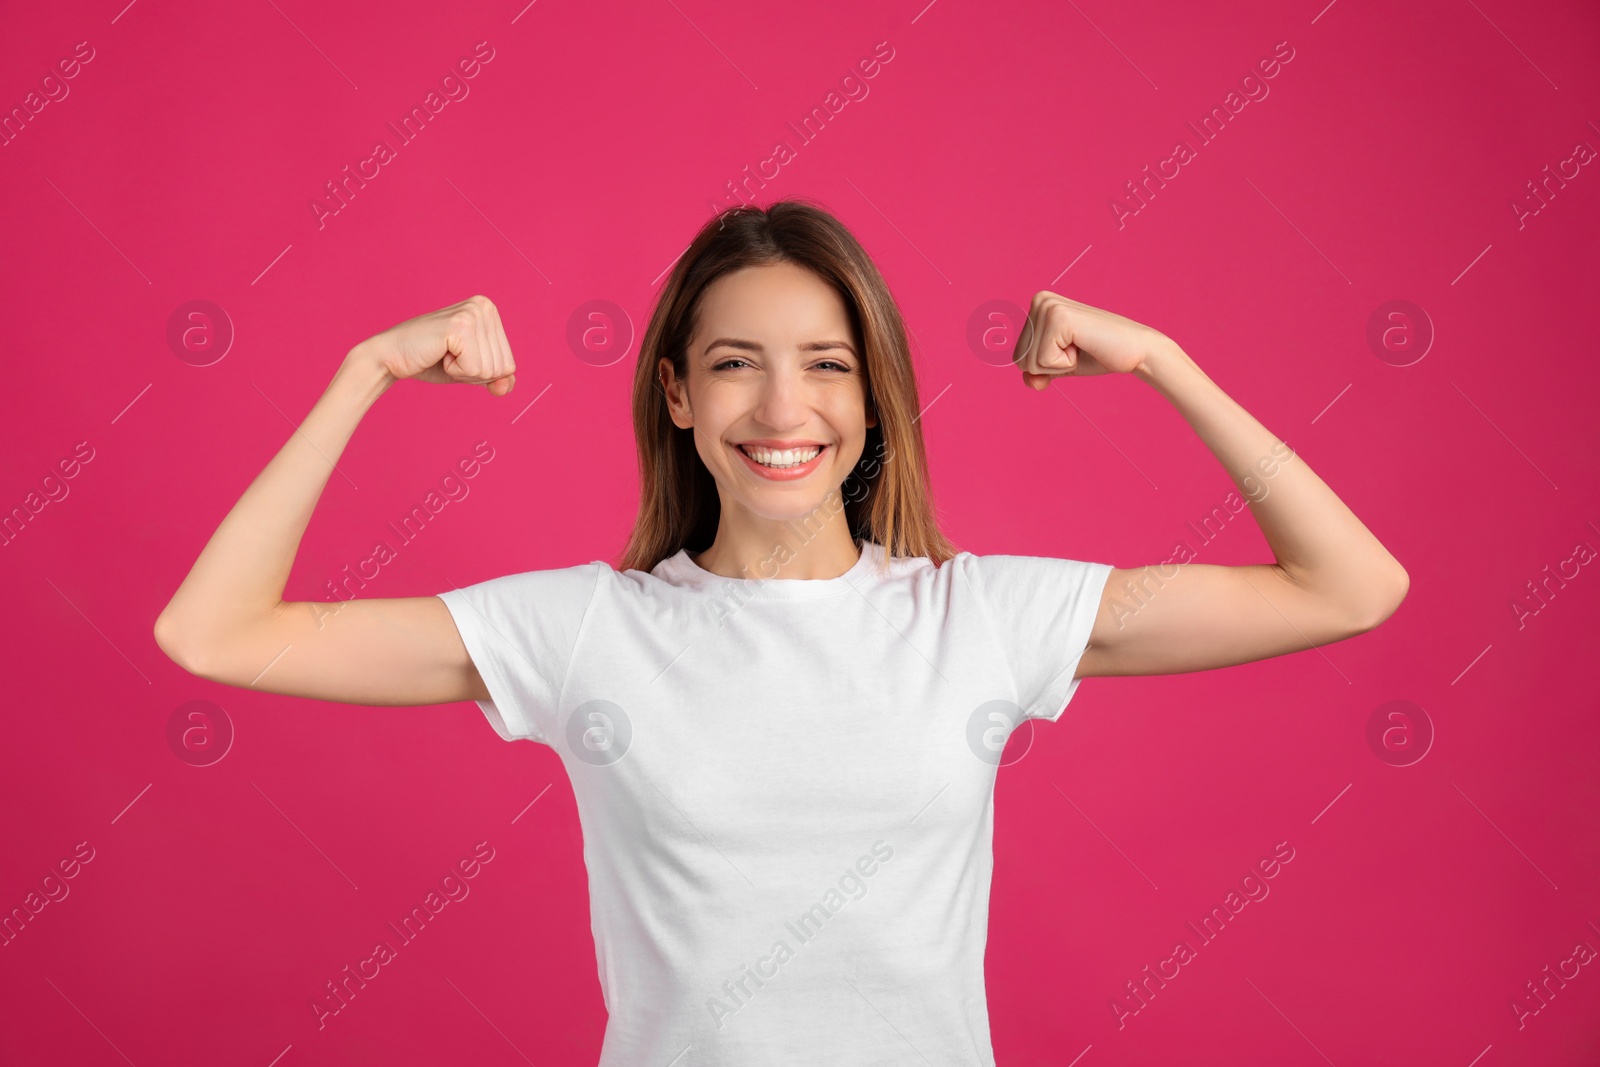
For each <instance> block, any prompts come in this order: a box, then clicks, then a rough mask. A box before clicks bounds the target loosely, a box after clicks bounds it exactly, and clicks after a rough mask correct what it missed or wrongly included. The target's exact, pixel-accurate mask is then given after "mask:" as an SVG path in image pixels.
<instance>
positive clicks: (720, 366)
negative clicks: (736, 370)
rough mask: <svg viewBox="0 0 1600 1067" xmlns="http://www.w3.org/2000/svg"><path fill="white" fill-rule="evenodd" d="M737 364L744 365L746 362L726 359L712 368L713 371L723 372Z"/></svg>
mask: <svg viewBox="0 0 1600 1067" xmlns="http://www.w3.org/2000/svg"><path fill="white" fill-rule="evenodd" d="M735 363H744V360H742V359H725V360H723V361H722V362H721V363H718V364H717V365H716V366H714V367H712V368H711V369H712V370H722V369H724V368H726V367H731V366H733V365H734V364H735ZM745 365H746V366H748V365H749V364H745Z"/></svg>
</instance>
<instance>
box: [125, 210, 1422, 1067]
mask: <svg viewBox="0 0 1600 1067" xmlns="http://www.w3.org/2000/svg"><path fill="white" fill-rule="evenodd" d="M1015 362H1016V365H1017V366H1018V368H1019V369H1020V372H1021V375H1022V380H1023V382H1024V384H1026V385H1028V386H1030V387H1032V388H1034V389H1043V388H1045V387H1046V386H1048V384H1049V383H1050V382H1051V381H1052V380H1053V379H1055V378H1057V377H1063V376H1081V375H1091V374H1107V373H1121V374H1133V375H1135V376H1137V377H1139V378H1140V379H1142V380H1143V381H1145V382H1147V383H1149V384H1150V385H1151V386H1152V387H1154V388H1155V389H1156V390H1157V391H1158V392H1160V393H1161V394H1162V395H1163V396H1164V397H1166V398H1167V399H1168V400H1169V401H1170V402H1171V403H1172V404H1173V405H1175V406H1176V407H1177V409H1178V411H1179V412H1180V413H1181V414H1182V415H1183V417H1184V418H1185V419H1186V420H1187V421H1188V422H1189V424H1190V425H1191V426H1193V427H1194V429H1195V431H1196V432H1197V433H1198V434H1199V435H1200V436H1201V438H1202V439H1203V440H1204V441H1205V443H1206V445H1207V446H1208V447H1209V448H1210V449H1211V450H1212V452H1213V453H1214V454H1215V455H1216V456H1217V459H1218V460H1219V461H1220V462H1221V463H1222V465H1223V466H1224V467H1225V468H1226V469H1227V471H1228V473H1229V475H1230V476H1232V478H1233V479H1234V481H1235V482H1236V483H1238V484H1239V485H1240V486H1241V488H1242V489H1243V490H1244V491H1245V492H1246V494H1247V495H1248V496H1249V498H1250V499H1251V507H1252V510H1253V512H1254V514H1255V517H1256V519H1257V521H1258V522H1259V523H1260V525H1261V528H1262V530H1263V532H1264V533H1265V534H1266V537H1267V540H1268V541H1269V542H1270V544H1271V546H1272V549H1273V552H1274V554H1275V556H1276V557H1277V561H1276V562H1274V563H1271V564H1256V565H1251V566H1240V567H1226V566H1213V565H1207V564H1187V565H1176V564H1173V565H1167V566H1152V567H1143V568H1138V569H1133V570H1122V569H1119V568H1114V567H1112V566H1111V565H1109V564H1105V563H1090V562H1082V561H1077V560H1067V559H1055V558H1049V557H1032V556H1007V555H990V556H975V555H973V554H971V553H968V552H959V551H957V550H956V549H955V547H954V546H952V545H951V544H950V543H949V542H948V541H947V540H946V539H945V538H944V537H943V535H942V534H941V533H940V532H939V529H938V526H937V524H936V522H935V520H934V514H933V508H932V501H931V496H930V492H929V488H928V479H927V472H926V464H925V457H924V451H923V443H922V435H921V430H920V426H919V422H918V419H919V417H920V412H919V407H918V399H919V397H918V392H917V387H916V380H915V376H914V374H913V371H912V365H911V361H910V355H909V350H908V347H907V343H906V333H905V329H904V325H903V323H902V321H901V318H900V315H899V313H898V310H897V309H896V307H895V304H894V301H893V300H892V298H891V297H890V295H889V292H888V290H887V288H886V286H885V285H884V282H883V279H882V278H881V276H880V275H879V273H878V271H877V270H876V269H875V267H874V266H873V264H872V262H871V260H870V259H869V258H868V256H867V254H866V253H865V252H864V251H863V250H862V248H861V246H860V245H859V244H858V243H857V242H856V240H855V239H854V238H853V237H852V236H851V234H850V233H849V232H848V231H847V230H846V229H845V228H844V227H843V226H842V225H841V224H840V223H839V222H838V221H837V220H836V219H834V218H833V217H832V216H831V215H829V214H827V213H826V212H824V211H822V210H820V209H818V208H816V207H814V206H811V205H809V204H806V203H803V202H797V201H788V202H779V203H776V204H773V205H771V206H770V207H769V208H767V209H765V210H762V209H759V208H755V207H740V208H737V209H732V210H730V211H727V212H724V213H723V214H722V215H720V216H718V217H717V218H716V219H713V220H712V223H710V224H708V225H706V226H705V227H704V228H703V229H702V230H701V232H700V233H699V234H698V235H697V236H696V238H695V240H694V242H693V243H692V244H691V246H690V247H689V249H688V251H687V252H686V253H685V254H684V256H683V257H682V258H681V259H680V261H679V262H678V264H677V265H676V267H675V268H674V270H673V272H672V275H671V278H670V279H669V280H668V282H667V284H666V287H665V289H664V290H663V292H662V293H661V295H660V298H659V300H658V302H657V306H656V308H655V311H654V314H653V315H652V317H651V320H650V324H649V328H648V330H647V331H646V333H645V335H644V338H643V341H642V345H641V352H640V357H639V362H638V368H637V372H636V374H635V377H634V387H633V412H634V427H635V432H636V435H637V439H638V447H639V461H640V470H641V485H642V494H641V502H640V509H639V515H638V520H637V522H636V524H635V526H634V529H633V533H632V537H631V539H630V541H629V544H628V546H627V549H626V551H625V553H624V556H623V560H622V567H621V569H616V568H613V567H612V566H610V565H609V564H607V563H605V562H603V561H600V560H596V561H593V562H591V563H588V564H584V565H581V566H575V567H566V568H556V569H549V570H536V571H529V572H526V573H522V574H513V575H508V576H505V577H501V578H496V579H492V580H490V581H486V582H481V583H479V584H477V585H473V586H469V587H467V588H464V589H451V590H448V591H446V592H444V593H441V594H440V595H439V596H436V597H406V598H398V599H372V600H350V601H345V602H343V603H341V604H339V605H338V606H337V607H336V608H330V607H329V606H328V605H325V604H317V603H284V602H283V601H282V593H283V589H284V583H285V578H286V576H287V575H288V573H289V569H290V567H291V565H292V563H293V561H294V554H295V550H296V548H297V546H298V544H299V541H300V537H301V534H302V533H303V531H304V529H305V526H306V523H307V521H308V519H309V518H310V515H311V510H312V507H313V505H314V504H315V502H316V500H317V497H318V495H319V494H320V492H321V490H322V487H323V484H324V483H325V481H326V480H327V477H328V474H329V470H330V467H331V465H332V464H333V463H335V462H336V461H337V460H338V458H339V455H340V453H341V452H342V451H343V449H344V446H345V444H346V443H347V441H348V440H349V438H350V435H351V433H352V432H353V431H354V429H355V426H356V423H357V422H358V421H359V420H360V418H361V416H362V414H364V413H365V411H366V410H367V408H368V407H370V405H371V404H372V403H373V402H374V401H376V400H377V398H378V397H379V396H380V395H381V394H382V393H383V392H385V391H386V390H387V389H388V388H389V387H390V386H392V385H393V384H394V383H395V382H396V381H398V380H400V379H403V378H417V379H420V380H422V381H430V382H470V383H475V384H480V385H485V386H487V388H488V391H489V392H490V393H491V394H492V395H494V396H504V395H506V394H507V393H509V392H510V391H511V388H512V386H513V384H514V381H515V371H516V365H515V363H514V361H513V359H512V356H511V351H510V346H509V345H508V343H507V340H506V335H505V332H504V330H503V329H502V327H501V323H500V318H499V314H498V313H497V311H496V310H495V308H494V306H493V305H492V304H491V303H489V301H487V300H485V299H483V298H481V297H474V298H473V299H471V300H468V301H466V302H465V303H462V304H457V305H455V306H453V307H449V308H445V309H443V310H441V311H438V312H435V313H433V314H431V315H424V316H422V317H420V318H416V319H412V320H410V321H408V322H404V323H401V324H400V325H398V326H396V327H394V328H393V329H391V330H388V331H387V332H385V333H382V334H379V335H377V336H375V337H372V338H370V339H368V340H366V341H364V342H362V343H361V344H359V345H357V346H356V347H355V348H354V349H352V350H351V351H350V353H349V354H348V355H347V357H346V358H345V360H344V363H343V364H342V366H341V367H340V369H339V371H338V373H337V374H335V376H334V378H333V383H332V384H331V385H330V386H329V388H328V390H327V391H326V392H325V393H324V395H323V396H322V398H321V399H320V400H319V401H318V402H317V404H316V406H315V407H314V408H313V409H312V411H311V413H310V414H309V415H308V416H307V418H306V420H305V422H304V423H303V424H302V425H301V427H300V429H299V431H298V432H297V433H296V434H295V435H294V436H293V437H291V438H290V439H289V442H288V443H287V444H285V445H284V447H283V449H282V450H281V451H280V452H279V453H278V455H277V456H276V457H275V458H274V459H273V460H272V462H271V463H270V464H268V466H267V468H266V469H265V470H264V471H263V472H262V473H261V475H260V476H259V477H258V478H257V479H256V480H255V482H254V483H253V484H252V485H251V486H250V488H249V489H248V490H247V491H246V492H245V494H244V496H243V497H242V498H241V499H240V500H239V502H238V504H236V505H235V506H234V508H233V510H232V511H231V512H230V513H229V514H228V516H227V517H226V518H225V519H224V520H223V522H222V525H221V526H220V527H219V528H218V530H217V532H216V534H215V535H214V536H213V537H212V539H211V541H210V543H209V544H208V545H207V546H206V548H205V550H204V552H202V553H201V555H200V558H199V559H198V560H197V561H196V563H195V565H194V568H193V570H192V571H191V572H190V574H189V575H188V577H187V578H186V579H185V581H184V582H183V584H182V586H181V587H180V588H179V589H178V591H177V593H176V594H175V595H174V596H173V598H172V602H171V603H170V604H169V605H168V606H167V608H166V610H165V611H164V612H163V613H162V616H161V618H160V619H159V620H158V621H157V623H156V639H157V641H158V642H159V643H160V645H161V647H162V648H163V649H164V650H165V651H166V652H167V654H168V655H170V656H171V657H172V658H173V659H174V660H176V661H177V662H178V663H179V664H181V665H182V666H184V667H185V668H186V669H187V670H189V671H191V672H193V673H195V674H198V675H200V676H202V677H205V678H209V679H212V680H215V681H219V682H224V683H227V684H232V685H242V686H250V687H252V688H255V689H259V690H264V691H268V692H274V693H286V694H291V695H295V696H309V697H316V698H321V699H325V700H331V701H340V702H344V703H356V704H383V705H418V704H442V703H447V702H450V701H458V700H466V699H472V700H476V701H477V702H478V703H479V706H480V707H481V708H482V709H483V711H484V713H485V715H486V716H487V717H488V719H489V721H490V723H491V724H492V725H493V726H494V728H495V730H496V731H497V732H498V733H499V735H500V736H501V737H503V738H505V739H507V740H513V739H530V740H535V741H540V742H542V743H545V744H548V745H551V746H552V747H554V748H555V749H556V751H557V752H558V754H559V755H560V757H561V759H562V762H563V764H564V765H565V767H566V770H567V773H568V776H569V778H570V780H571V782H572V785H573V790H574V793H575V795H576V798H577V803H578V812H579V817H580V821H581V822H582V825H583V832H584V833H583V836H584V858H585V863H586V866H587V868H588V872H589V882H590V886H589V888H590V906H591V911H592V926H593V932H594V937H595V947H596V955H597V960H598V964H599V969H600V979H601V987H602V990H603V992H604V996H605V1001H606V1005H607V1008H608V1010H609V1012H610V1019H609V1021H608V1024H607V1027H606V1032H605V1039H604V1044H603V1049H602V1054H601V1064H602V1065H607V1067H609V1065H622V1064H657V1065H665V1064H668V1063H674V1064H682V1065H687V1064H740V1065H747V1064H762V1065H773V1064H787V1063H796V1064H801V1063H803V1064H819V1063H827V1064H869V1063H870V1064H886V1063H911V1062H918V1063H920V1062H924V1061H925V1062H929V1063H952V1062H960V1063H974V1062H975V1063H980V1064H991V1063H993V1054H992V1051H991V1049H990V1042H989V1028H988V1017H987V1007H986V1002H985V999H984V986H983V950H984V944H985V939H986V930H987V919H988V899H989V882H990V873H991V852H990V842H991V830H992V814H993V808H992V796H993V786H994V779H995V773H996V769H997V766H998V765H999V762H1000V758H999V752H1000V749H1001V747H1002V746H1003V744H1004V741H1005V737H1006V735H1007V734H1008V733H1009V731H1010V730H1011V729H1012V728H1014V727H1015V726H1017V725H1018V724H1019V723H1021V722H1022V720H1023V719H1046V720H1049V721H1055V720H1056V719H1057V718H1059V717H1060V715H1061V713H1062V711H1063V710H1064V709H1065V707H1066V704H1067V702H1068V701H1069V700H1070V699H1071V697H1072V694H1073V692H1074V691H1075V690H1076V689H1077V686H1078V683H1079V681H1080V680H1081V678H1083V677H1086V676H1107V675H1136V674H1159V673H1175V672H1185V671H1198V670H1206V669H1209V668H1214V667H1222V666H1227V665H1230V664H1237V663H1245V662H1248V661H1251V660H1257V659H1263V658H1265V657H1269V656H1276V655H1281V654H1284V653H1289V652H1295V651H1300V650H1304V649H1306V648H1309V647H1311V646H1314V645H1321V644H1325V643H1328V642H1330V641H1338V640H1342V639H1344V638H1346V637H1350V636H1352V635H1355V634H1358V633H1362V632H1364V631H1366V630H1370V629H1372V628H1373V627H1374V626H1376V625H1377V624H1378V623H1379V622H1381V621H1382V620H1383V619H1385V618H1387V617H1388V616H1389V615H1390V614H1391V613H1392V612H1393V611H1394V610H1395V608H1396V607H1397V606H1398V605H1399V603H1400V601H1401V599H1402V598H1403V597H1404V595H1405V591H1406V586H1407V579H1406V574H1405V571H1404V570H1403V569H1401V567H1400V565H1399V563H1398V562H1396V560H1395V559H1394V557H1393V556H1391V555H1390V554H1389V553H1388V552H1387V551H1385V549H1384V548H1383V546H1382V545H1381V544H1379V543H1378V541H1377V540H1376V539H1375V538H1374V537H1373V536H1372V534H1371V533H1370V532H1368V530H1367V529H1366V527H1365V526H1363V525H1362V524H1361V522H1360V521H1359V520H1358V519H1357V518H1356V517H1355V516H1354V515H1353V514H1351V513H1350V511H1349V509H1347V508H1346V507H1345V506H1344V505H1343V504H1342V503H1341V502H1340V501H1339V499H1338V498H1337V497H1335V496H1334V494H1333V493H1332V492H1331V491H1330V490H1329V489H1328V487H1327V486H1326V485H1324V484H1323V483H1322V481H1321V480H1320V479H1318V478H1317V476H1316V475H1315V474H1313V473H1312V472H1311V471H1310V470H1309V469H1307V467H1306V466H1305V464H1304V463H1303V462H1301V461H1300V460H1299V459H1298V458H1297V457H1295V456H1294V455H1293V454H1292V453H1291V452H1290V451H1289V450H1288V449H1287V448H1286V447H1285V446H1284V445H1283V444H1282V443H1281V442H1279V441H1278V440H1277V439H1276V438H1275V437H1274V436H1273V435H1272V434H1271V433H1269V432H1268V431H1267V430H1266V429H1265V428H1264V427H1262V426H1261V424H1260V423H1258V422H1257V421H1256V420H1255V419H1253V418H1251V416H1250V415H1249V414H1248V413H1246V412H1245V411H1244V410H1243V409H1242V408H1240V407H1239V406H1238V405H1237V404H1235V403H1234V402H1233V401H1232V400H1230V399H1229V398H1228V397H1227V396H1225V395H1224V394H1223V393H1222V391H1221V390H1220V389H1218V388H1217V386H1216V385H1215V384H1214V383H1212V382H1211V381H1210V379H1208V378H1207V377H1206V376H1205V374H1204V373H1203V372H1202V371H1201V370H1200V368H1199V367H1198V366H1197V365H1196V364H1195V363H1194V361H1193V360H1191V359H1190V358H1189V357H1188V356H1187V355H1186V354H1185V353H1184V352H1183V351H1182V349H1180V348H1179V346H1178V345H1177V344H1175V343H1174V342H1173V341H1172V340H1171V339H1170V338H1167V337H1165V336H1163V335H1162V334H1161V333H1159V332H1157V331H1155V330H1153V329H1150V328H1149V327H1146V326H1142V325H1140V324H1138V323H1135V322H1132V321H1130V320H1128V319H1125V318H1122V317H1120V316H1118V315H1114V314H1111V313H1109V312H1106V311H1101V310H1099V309H1097V308H1092V307H1089V306H1087V305H1084V304H1080V303H1077V302H1076V301H1073V300H1069V299H1066V298H1064V297H1061V296H1057V295H1055V294H1053V293H1048V292H1041V293H1039V294H1038V295H1037V296H1035V297H1034V299H1033V305H1032V308H1031V309H1030V312H1029V320H1028V330H1027V331H1026V333H1025V336H1024V337H1022V338H1020V339H1019V340H1018V342H1017V348H1016V352H1015ZM1011 458H1012V457H1009V456H1003V455H1002V454H1001V452H1000V450H999V449H996V450H995V454H994V455H988V456H980V457H976V459H977V461H978V462H994V461H1002V460H1010V459H1011Z"/></svg>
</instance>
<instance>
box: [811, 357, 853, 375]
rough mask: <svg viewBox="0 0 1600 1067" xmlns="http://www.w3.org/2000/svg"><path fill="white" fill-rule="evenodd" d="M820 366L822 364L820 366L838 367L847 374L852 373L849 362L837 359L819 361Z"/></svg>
mask: <svg viewBox="0 0 1600 1067" xmlns="http://www.w3.org/2000/svg"><path fill="white" fill-rule="evenodd" d="M818 366H820V367H828V366H833V367H838V368H839V369H840V370H842V371H844V372H845V373H846V374H848V373H850V365H849V364H847V363H840V362H839V361H838V360H836V359H825V360H823V361H822V362H821V363H819V364H818Z"/></svg>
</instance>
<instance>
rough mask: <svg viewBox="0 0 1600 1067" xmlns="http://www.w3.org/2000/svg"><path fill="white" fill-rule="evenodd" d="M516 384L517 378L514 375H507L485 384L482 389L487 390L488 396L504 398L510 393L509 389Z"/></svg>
mask: <svg viewBox="0 0 1600 1067" xmlns="http://www.w3.org/2000/svg"><path fill="white" fill-rule="evenodd" d="M516 382H517V376H516V375H515V374H508V375H506V376H505V377H504V378H496V379H495V380H494V381H492V382H489V383H487V384H486V385H485V386H484V388H485V389H487V390H489V394H490V395H491V396H505V395H506V394H507V393H509V392H511V387H512V386H513V385H515V384H516Z"/></svg>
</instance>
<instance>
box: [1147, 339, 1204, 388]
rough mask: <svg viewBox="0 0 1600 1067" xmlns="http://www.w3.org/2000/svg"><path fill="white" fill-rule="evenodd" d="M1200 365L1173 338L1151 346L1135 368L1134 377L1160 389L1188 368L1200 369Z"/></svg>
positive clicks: (1168, 384)
mask: <svg viewBox="0 0 1600 1067" xmlns="http://www.w3.org/2000/svg"><path fill="white" fill-rule="evenodd" d="M1198 369H1199V365H1198V364H1197V363H1195V361H1194V360H1192V359H1190V358H1189V354H1188V353H1187V352H1185V351H1184V350H1183V349H1182V348H1180V347H1179V346H1178V343H1177V342H1176V341H1174V340H1172V339H1171V338H1163V339H1162V342H1161V343H1160V344H1158V345H1155V346H1154V347H1152V348H1151V350H1150V351H1149V353H1147V354H1146V355H1145V357H1144V359H1142V360H1140V361H1139V365H1138V366H1137V367H1135V368H1134V369H1133V374H1134V377H1136V378H1139V379H1141V380H1143V381H1144V382H1145V384H1147V385H1151V386H1154V387H1155V388H1156V389H1158V390H1164V388H1165V387H1167V386H1170V385H1171V384H1172V381H1173V379H1174V378H1175V377H1176V376H1177V375H1179V374H1180V373H1182V372H1183V371H1186V370H1198Z"/></svg>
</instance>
